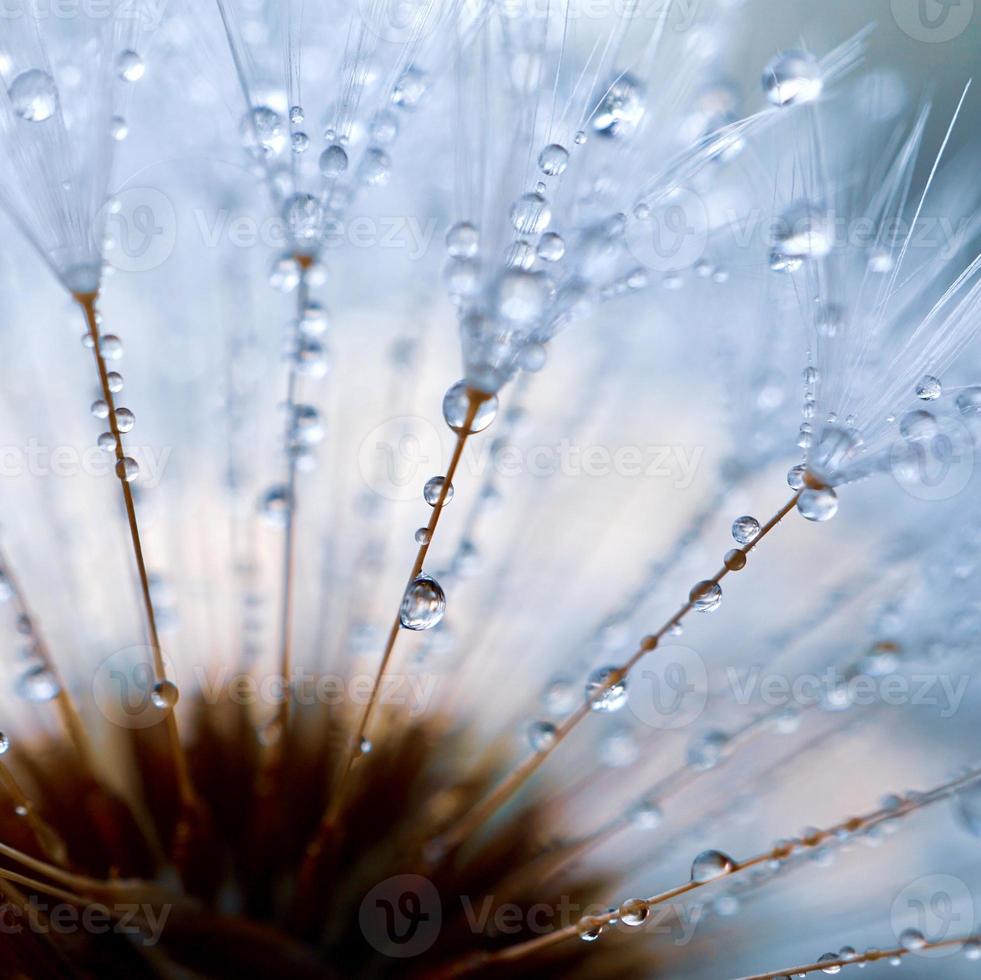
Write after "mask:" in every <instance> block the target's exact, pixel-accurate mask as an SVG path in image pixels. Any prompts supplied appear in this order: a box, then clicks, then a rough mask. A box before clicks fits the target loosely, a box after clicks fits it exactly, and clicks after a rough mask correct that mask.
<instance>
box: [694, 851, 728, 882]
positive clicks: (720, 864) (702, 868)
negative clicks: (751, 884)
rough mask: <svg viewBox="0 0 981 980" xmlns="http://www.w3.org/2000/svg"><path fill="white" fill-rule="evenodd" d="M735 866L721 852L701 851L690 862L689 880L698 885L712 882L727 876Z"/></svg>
mask: <svg viewBox="0 0 981 980" xmlns="http://www.w3.org/2000/svg"><path fill="white" fill-rule="evenodd" d="M735 866H736V865H735V862H734V861H733V860H732V858H731V857H729V856H728V855H727V854H723V853H722V852H721V851H702V853H701V854H699V855H698V857H696V858H695V860H694V861H692V865H691V880H692V881H694V882H698V883H703V882H706V881H712V880H713V879H715V878H721V877H722V876H723V875H727V874H729V872H730V871H732V870H733V869H734V868H735Z"/></svg>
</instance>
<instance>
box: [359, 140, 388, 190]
mask: <svg viewBox="0 0 981 980" xmlns="http://www.w3.org/2000/svg"><path fill="white" fill-rule="evenodd" d="M391 175H392V161H391V158H390V157H389V155H388V154H387V153H386V152H385V151H384V150H383V149H381V148H380V147H377V146H372V147H369V148H368V149H367V150H365V152H364V156H363V157H362V158H361V163H360V165H359V166H358V179H359V180H360V181H361V183H362V184H366V185H367V186H369V187H383V186H384V185H385V184H387V183H388V179H389V177H391Z"/></svg>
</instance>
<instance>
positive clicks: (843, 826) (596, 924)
mask: <svg viewBox="0 0 981 980" xmlns="http://www.w3.org/2000/svg"><path fill="white" fill-rule="evenodd" d="M978 781H981V768H976V769H972V770H970V771H968V772H966V773H964V774H963V775H961V776H958V777H957V778H955V779H952V780H949V781H948V782H946V783H942V784H941V785H939V786H936V787H934V788H933V789H931V790H928V791H927V792H925V793H919V794H913V795H910V796H907V797H906V798H904V799H901V800H900V801H899V802H898V803H897V804H896V805H890V806H883V807H878V808H877V809H875V810H872V811H870V812H869V813H867V814H864V815H862V816H857V817H849V818H848V819H847V820H843V821H841V822H840V823H838V824H835V825H834V826H832V827H827V828H825V829H823V830H816V829H815V830H809V831H807V832H806V833H805V834H804V836H802V837H800V838H796V839H794V840H782V841H780V842H778V843H777V844H775V845H774V846H773V847H771V848H770V849H769V850H766V851H764V852H762V853H760V854H756V855H754V856H753V857H750V858H747V859H746V860H744V861H735V860H733V859H732V858H731V857H729V856H728V855H726V854H723V853H722V852H720V851H703V852H702V853H701V854H699V855H698V856H697V857H696V858H695V860H694V861H693V862H692V869H691V878H690V879H689V880H688V881H686V882H684V883H683V884H681V885H677V886H675V887H674V888H669V889H668V890H667V891H663V892H660V893H658V894H657V895H653V896H651V897H650V898H631V899H628V900H627V901H626V902H624V903H623V905H621V906H620V908H619V909H613V910H611V911H609V912H605V913H603V914H602V915H590V916H584V917H583V918H582V919H580V920H579V922H576V923H573V924H572V925H570V926H565V927H563V928H562V929H556V930H555V931H554V932H550V933H547V934H546V935H543V936H538V937H536V938H535V939H530V940H528V941H526V942H523V943H517V944H515V945H514V946H508V947H505V948H504V949H500V950H498V951H497V952H495V953H476V954H473V955H470V956H467V957H464V958H463V959H461V960H458V961H457V962H455V963H452V964H450V965H449V966H448V967H447V969H446V970H444V971H442V972H441V973H440V974H439V976H441V977H454V976H463V975H464V974H467V973H471V972H473V971H474V970H478V969H482V968H483V967H485V966H488V965H490V964H498V963H504V962H509V963H510V962H514V961H516V960H521V959H524V958H525V957H527V956H530V955H532V954H534V953H537V952H540V951H541V950H543V949H548V948H549V947H551V946H554V945H556V944H557V943H560V942H563V941H565V940H566V939H572V938H574V937H577V936H578V937H579V938H580V939H583V940H585V941H587V942H592V941H593V940H596V939H598V938H599V937H600V934H601V933H602V931H603V929H604V928H605V927H606V926H608V925H611V924H613V923H614V922H617V921H622V922H624V923H625V924H626V925H633V926H639V925H641V924H642V923H643V922H644V921H645V920H646V919H647V918H648V916H649V915H650V910H651V909H652V908H655V907H656V906H659V905H664V904H665V903H666V902H670V901H671V900H672V899H675V898H680V897H681V896H682V895H686V894H688V893H689V892H692V891H696V890H697V889H699V888H703V887H705V886H706V885H709V884H712V883H714V882H716V881H719V880H721V879H722V878H727V877H730V876H732V875H734V874H736V873H737V872H740V871H745V870H746V869H748V868H755V867H759V866H760V865H766V864H770V863H771V862H774V861H777V862H779V861H784V860H786V859H787V858H789V857H790V856H791V855H793V854H796V853H801V852H804V851H813V850H814V849H815V848H817V847H819V846H821V845H822V844H826V843H828V842H829V841H832V840H835V839H838V838H839V837H841V836H842V835H847V836H851V835H854V834H857V833H861V832H862V831H866V830H869V829H870V828H872V827H875V826H877V825H878V824H881V823H884V822H885V821H887V820H898V819H900V818H902V817H905V816H907V815H909V814H910V813H914V812H915V811H917V810H921V809H923V808H924V807H926V806H929V805H931V804H933V803H937V802H939V801H940V800H945V799H947V798H948V797H950V796H951V795H952V794H953V793H955V792H957V791H958V790H960V789H964V788H965V787H967V786H970V785H972V784H974V783H977V782H978ZM825 965H827V964H825ZM763 976H770V974H763Z"/></svg>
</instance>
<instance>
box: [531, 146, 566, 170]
mask: <svg viewBox="0 0 981 980" xmlns="http://www.w3.org/2000/svg"><path fill="white" fill-rule="evenodd" d="M568 165H569V151H568V150H567V149H566V148H565V147H564V146H560V145H559V144H558V143H549V145H548V146H546V147H544V148H543V149H542V152H541V153H539V154H538V166H539V167H540V168H541V171H542V173H543V174H546V175H547V176H549V177H556V176H558V175H559V174H561V173H563V172H564V171H565V168H566V167H567V166H568Z"/></svg>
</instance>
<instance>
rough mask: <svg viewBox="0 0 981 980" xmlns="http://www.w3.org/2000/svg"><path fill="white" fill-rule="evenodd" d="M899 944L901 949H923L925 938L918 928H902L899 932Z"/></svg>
mask: <svg viewBox="0 0 981 980" xmlns="http://www.w3.org/2000/svg"><path fill="white" fill-rule="evenodd" d="M899 945H900V946H902V947H903V949H923V947H924V946H926V939H924V937H923V933H922V932H920V930H919V929H904V930H903V931H902V932H901V933H900V934H899Z"/></svg>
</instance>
